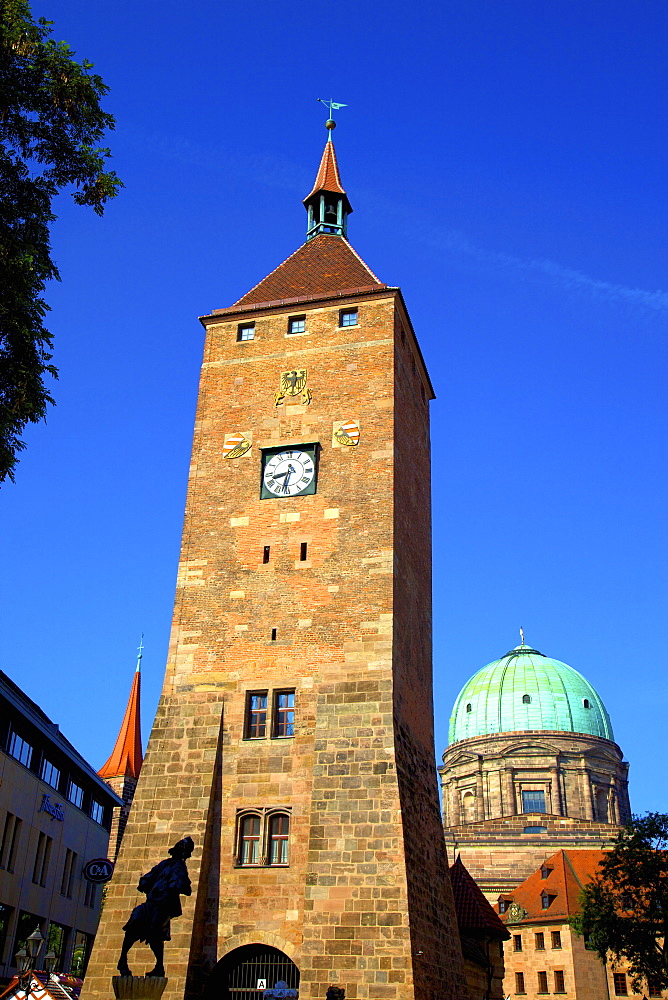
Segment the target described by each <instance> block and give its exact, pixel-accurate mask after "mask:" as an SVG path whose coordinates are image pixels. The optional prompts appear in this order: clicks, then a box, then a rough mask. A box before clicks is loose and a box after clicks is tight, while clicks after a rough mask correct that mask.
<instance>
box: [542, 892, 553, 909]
mask: <svg viewBox="0 0 668 1000" xmlns="http://www.w3.org/2000/svg"><path fill="white" fill-rule="evenodd" d="M553 899H554V896H550V894H549V893H548V892H541V894H540V905H541V909H543V910H549V908H550V903H551V902H552V900H553Z"/></svg>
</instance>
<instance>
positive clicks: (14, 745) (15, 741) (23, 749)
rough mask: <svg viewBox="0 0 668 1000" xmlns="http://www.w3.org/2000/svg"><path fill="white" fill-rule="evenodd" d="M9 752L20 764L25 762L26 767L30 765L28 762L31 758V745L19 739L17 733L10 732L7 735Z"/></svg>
mask: <svg viewBox="0 0 668 1000" xmlns="http://www.w3.org/2000/svg"><path fill="white" fill-rule="evenodd" d="M9 754H10V756H11V757H13V758H14V760H18V762H19V763H20V764H25V766H26V767H30V762H31V760H32V747H31V746H30V744H29V743H26V741H25V740H24V739H21V737H20V736H19V734H18V733H14V732H12V733H11V734H10V737H9Z"/></svg>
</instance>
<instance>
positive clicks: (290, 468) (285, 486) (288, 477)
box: [283, 465, 297, 493]
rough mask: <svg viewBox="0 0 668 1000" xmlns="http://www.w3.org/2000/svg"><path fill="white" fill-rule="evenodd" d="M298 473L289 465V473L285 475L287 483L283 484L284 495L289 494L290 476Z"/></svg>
mask: <svg viewBox="0 0 668 1000" xmlns="http://www.w3.org/2000/svg"><path fill="white" fill-rule="evenodd" d="M296 471H297V470H296V469H295V468H294V466H292V465H288V471H287V472H286V473H285V482H284V483H283V492H284V493H287V492H288V483H289V482H290V476H291V475H292V473H293V472H296Z"/></svg>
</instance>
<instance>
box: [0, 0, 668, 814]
mask: <svg viewBox="0 0 668 1000" xmlns="http://www.w3.org/2000/svg"><path fill="white" fill-rule="evenodd" d="M34 9H35V12H36V13H37V14H43V15H44V16H46V17H48V18H49V19H51V20H53V21H55V34H56V37H58V38H65V39H67V40H68V42H69V43H70V44H71V46H72V47H73V48H74V49H75V50H76V51H77V54H78V57H80V58H84V57H85V58H88V59H90V60H91V61H92V62H94V63H95V67H96V70H97V71H98V72H99V73H100V74H101V75H102V76H103V78H104V80H105V81H106V82H107V83H108V84H109V86H110V87H111V93H110V94H109V96H108V98H107V100H106V102H105V106H106V108H107V109H108V110H110V111H111V112H112V113H113V114H115V115H116V118H117V123H118V124H117V129H116V132H115V133H114V134H113V135H112V136H111V138H110V140H109V144H110V145H111V147H112V149H113V152H114V167H115V169H116V170H117V171H118V173H119V174H120V176H121V177H122V178H123V180H124V182H125V185H126V187H125V190H124V191H123V192H122V194H121V196H120V197H119V198H118V199H117V200H116V202H115V203H114V204H112V205H111V206H110V207H109V208H108V210H107V213H106V215H105V217H104V219H102V220H100V219H98V218H97V217H95V216H94V215H93V213H92V212H90V211H86V210H84V209H80V208H76V207H75V206H73V205H72V204H71V203H70V200H69V197H63V198H62V199H61V200H60V202H59V206H58V211H59V220H58V222H57V223H56V225H55V226H54V229H53V249H54V255H55V257H56V259H57V261H58V263H59V266H60V268H61V272H62V278H63V280H62V283H61V284H56V285H53V286H52V287H50V288H49V290H48V298H49V301H50V303H51V305H52V307H53V311H52V313H51V315H50V317H49V322H50V326H51V329H52V330H53V332H54V336H55V361H56V363H57V365H58V366H59V368H60V380H59V382H58V383H57V384H56V385H55V387H54V394H55V396H56V398H57V401H58V405H57V407H56V408H54V409H52V410H51V412H50V414H49V418H48V423H47V425H46V426H44V425H40V426H38V427H35V428H31V429H30V431H29V433H28V435H27V441H28V449H27V451H26V452H25V453H24V457H23V458H22V460H21V464H20V466H19V469H18V476H17V483H16V485H15V486H12V485H8V486H6V487H5V488H4V489H3V490H2V492H1V493H0V504H1V505H2V508H3V511H2V526H1V527H0V531H1V532H2V537H1V538H0V544H1V545H2V551H3V553H4V564H5V572H4V574H3V576H2V582H1V583H0V588H1V589H0V604H1V607H2V612H3V614H2V617H3V624H2V631H1V636H2V639H1V644H2V655H1V656H0V666H1V667H2V669H4V670H5V671H6V672H7V673H8V674H9V675H10V676H11V677H12V678H13V679H14V680H16V681H17V682H18V683H19V684H21V685H22V686H23V687H24V689H25V690H26V691H27V692H28V694H30V695H31V696H32V697H33V698H35V699H36V700H37V701H38V702H39V703H40V704H41V705H42V706H43V707H44V709H45V710H46V711H47V712H48V713H49V714H50V715H51V717H52V718H53V719H54V720H56V721H57V722H59V723H60V725H61V728H62V729H63V731H64V733H65V734H66V735H67V736H68V737H69V738H70V739H71V740H72V741H73V742H74V743H75V745H76V746H77V748H78V749H79V750H80V751H81V752H82V753H84V755H86V756H87V757H88V758H89V759H90V761H91V762H92V763H93V764H94V765H95V766H100V765H101V764H102V762H103V761H104V759H105V758H106V756H107V755H108V753H109V751H110V749H111V746H112V744H113V740H114V738H115V735H116V732H117V729H118V726H119V724H120V721H121V717H122V712H123V708H124V704H125V700H126V697H127V694H128V691H129V687H130V683H131V680H132V671H133V668H134V659H135V649H136V646H137V644H138V640H139V635H140V633H142V632H144V633H145V643H146V650H145V656H144V661H143V662H144V723H145V736H147V735H148V730H149V727H150V722H151V720H152V716H153V713H154V710H155V706H156V703H157V698H158V694H159V690H160V686H161V682H162V674H163V669H164V663H165V657H166V649H167V642H168V636H169V626H170V618H171V610H172V602H173V596H174V581H175V572H176V563H177V558H178V549H179V542H180V531H181V521H182V515H183V503H184V496H185V487H186V476H187V468H188V461H189V450H190V440H191V434H192V421H193V413H194V406H195V397H196V389H197V379H198V368H199V362H200V357H201V348H202V330H201V328H200V325H199V323H198V322H197V316H198V315H202V314H204V313H206V312H208V311H209V310H210V309H212V308H216V307H222V306H226V305H229V304H231V303H232V302H233V301H234V300H235V299H237V298H238V297H239V296H240V295H242V294H243V293H244V292H245V291H247V290H248V289H249V288H250V287H251V286H253V285H254V284H255V283H256V282H257V281H258V280H259V279H260V278H262V277H263V276H264V275H265V274H267V273H268V272H269V271H270V270H272V269H273V268H274V267H275V266H276V265H277V264H278V263H279V262H280V261H281V260H283V259H284V258H285V257H287V256H288V254H290V253H291V252H292V251H293V250H294V249H295V248H296V247H297V246H298V245H299V244H300V243H301V242H302V240H303V237H304V232H305V213H304V210H303V208H302V206H301V199H302V198H303V197H304V195H305V194H306V193H307V192H308V190H309V189H310V185H311V183H312V180H313V176H314V174H315V170H316V167H317V163H318V160H319V156H320V152H321V149H322V145H323V142H324V140H325V137H326V133H325V130H324V128H323V122H324V118H325V115H324V114H323V108H322V106H321V105H318V104H317V103H316V98H317V97H325V98H328V97H330V96H331V97H333V98H334V99H335V100H338V101H342V102H345V103H347V104H348V105H349V107H347V108H346V109H344V110H342V111H341V112H340V113H339V123H340V124H339V127H338V129H337V132H336V145H337V152H338V156H339V163H340V167H341V171H342V176H343V181H344V184H345V186H346V188H347V190H348V192H349V195H350V198H351V201H352V203H353V206H354V209H355V212H354V214H353V216H352V219H351V222H350V239H351V242H352V243H353V245H354V246H355V248H356V249H357V250H358V252H359V253H360V254H361V256H362V257H363V258H364V259H365V260H366V262H367V263H368V264H369V266H370V267H371V268H372V269H373V270H374V271H375V272H376V274H378V276H379V277H380V279H381V280H383V281H386V282H388V283H391V284H399V285H401V286H402V288H403V291H404V294H405V297H406V300H407V303H408V307H409V310H410V312H411V315H412V319H413V323H414V325H415V328H416V331H417V333H418V337H419V339H420V343H421V346H422V349H423V352H424V354H425V358H426V361H427V364H428V367H429V370H430V373H431V377H432V380H433V383H434V386H435V390H436V394H437V399H436V401H435V402H434V403H433V404H432V420H433V427H432V441H433V463H434V571H435V574H434V597H435V614H434V622H435V628H434V665H435V707H436V744H437V750H439V751H442V749H443V747H444V745H445V741H446V735H447V721H448V716H449V713H450V709H451V706H452V704H453V702H454V699H455V697H456V695H457V693H458V691H459V689H460V687H461V686H462V685H463V684H464V682H465V681H466V680H467V679H468V677H469V676H470V675H471V674H472V673H473V672H474V671H475V670H477V669H478V668H479V667H481V666H482V665H483V664H485V663H487V662H488V661H490V660H492V659H496V658H497V657H498V656H501V655H503V654H504V653H505V652H506V651H507V650H508V649H510V648H511V647H512V646H514V645H515V644H516V642H517V641H519V640H518V632H517V630H518V628H519V626H520V625H522V626H523V627H524V629H525V632H526V636H527V641H528V642H529V643H530V644H533V645H535V646H536V647H537V648H538V649H540V650H541V651H543V652H544V653H546V654H547V655H550V656H553V657H556V658H557V659H561V660H565V661H566V662H567V663H570V664H571V665H572V666H574V667H576V669H578V670H580V671H581V672H582V673H584V674H585V676H586V677H587V678H588V679H589V680H590V681H591V682H592V683H593V684H594V685H595V686H596V687H597V689H598V691H599V692H600V694H601V696H602V697H603V699H604V701H605V703H606V705H607V707H608V710H609V712H610V715H611V717H612V722H613V726H614V730H615V734H616V737H617V739H618V741H619V743H620V745H621V747H622V749H623V750H624V752H625V754H626V756H627V759H628V760H630V762H631V801H632V805H633V808H634V809H635V810H636V811H644V810H647V809H658V810H663V811H668V801H667V798H666V786H665V781H664V780H663V775H662V774H661V775H660V771H659V761H660V760H662V751H663V734H664V727H665V719H666V715H667V714H668V693H667V686H666V681H665V667H664V660H663V657H664V650H665V647H666V636H665V603H666V599H665V595H666V575H667V573H666V565H667V561H668V560H667V558H666V555H667V553H666V528H665V518H666V508H667V502H666V501H667V499H668V498H667V497H666V492H667V489H666V487H667V482H666V447H665V436H666V435H665V428H666V407H667V403H666V391H665V363H666V337H667V334H668V279H667V278H666V265H667V251H668V240H667V237H666V232H667V231H668V229H667V226H666V221H667V219H666V215H667V208H666V197H665V177H666V160H667V158H668V157H667V148H666V138H665V137H666V98H667V96H668V94H667V91H668V86H667V83H666V73H665V49H666V42H667V40H668V39H667V35H668V8H667V7H666V5H665V4H664V3H663V2H661V0H638V2H637V3H635V4H628V3H625V2H624V3H622V2H619V0H588V2H587V3H586V4H583V3H582V2H581V0H560V2H556V0H545V2H543V3H534V2H529V0H506V2H504V3H503V4H499V3H498V2H496V0H466V2H465V3H454V2H451V0H447V2H438V3H437V2H433V3H432V2H420V0H418V2H417V3H414V4H411V5H407V4H405V3H399V2H396V0H390V2H386V3H383V4H382V5H381V4H377V3H370V2H368V0H361V2H360V0H356V2H351V0H342V2H339V3H338V4H337V5H336V6H330V7H329V8H327V9H326V10H322V9H320V8H318V7H317V6H316V7H314V6H313V5H312V4H307V3H305V2H304V3H302V2H294V0H286V2H284V3H282V4H277V3H274V2H267V0H259V2H256V3H255V4H252V5H251V4H240V3H228V4H219V3H212V2H210V0H194V2H191V3H190V4H182V3H178V4H177V3H175V2H171V0H167V2H165V0H162V2H160V3H157V2H155V0H145V2H144V3H142V4H141V5H137V4H136V3H130V2H127V0H120V2H118V3H116V4H114V5H113V7H111V8H110V7H108V6H103V5H100V4H91V3H89V2H83V0H67V2H65V0H48V2H47V0H39V2H38V3H36V4H35V7H34Z"/></svg>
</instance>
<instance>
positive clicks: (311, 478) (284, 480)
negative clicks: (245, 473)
mask: <svg viewBox="0 0 668 1000" xmlns="http://www.w3.org/2000/svg"><path fill="white" fill-rule="evenodd" d="M304 493H315V453H314V449H312V448H310V449H309V451H302V450H301V449H299V448H291V449H286V450H285V451H277V452H273V453H271V454H265V455H264V461H263V469H262V496H263V497H270V496H273V497H296V496H299V495H300V494H304Z"/></svg>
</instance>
